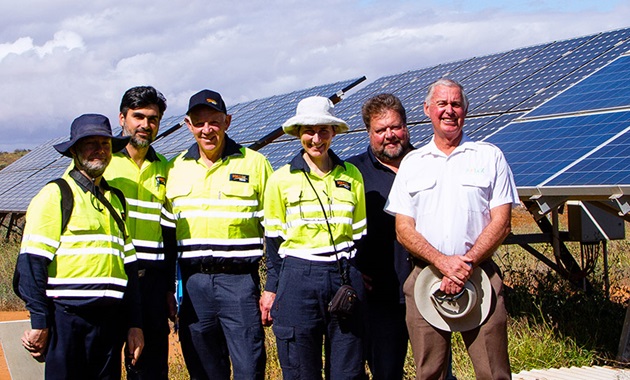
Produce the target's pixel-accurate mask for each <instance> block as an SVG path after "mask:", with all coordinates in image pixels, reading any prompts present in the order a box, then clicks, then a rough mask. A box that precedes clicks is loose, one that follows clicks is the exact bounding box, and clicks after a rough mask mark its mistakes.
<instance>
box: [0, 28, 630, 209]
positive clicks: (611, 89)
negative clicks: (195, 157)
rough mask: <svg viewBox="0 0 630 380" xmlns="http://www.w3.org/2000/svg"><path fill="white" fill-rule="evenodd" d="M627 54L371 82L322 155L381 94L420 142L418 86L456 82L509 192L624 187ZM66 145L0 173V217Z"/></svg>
mask: <svg viewBox="0 0 630 380" xmlns="http://www.w3.org/2000/svg"><path fill="white" fill-rule="evenodd" d="M629 50H630V28H625V29H619V30H615V31H610V32H605V33H598V34H595V35H591V36H585V37H579V38H574V39H569V40H565V41H556V42H552V43H544V44H539V45H535V46H529V47H524V48H521V49H514V50H511V51H508V52H500V53H496V54H491V55H486V56H482V57H473V58H470V59H463V60H460V61H455V62H450V63H444V64H440V65H434V66H431V67H425V68H420V69H418V70H413V71H408V72H405V73H401V74H395V75H388V76H385V77H382V78H377V79H376V80H374V81H372V82H371V83H366V85H365V86H364V87H363V88H361V89H358V90H356V91H354V92H352V93H350V94H349V95H348V96H346V97H345V98H344V99H343V101H341V102H340V103H338V104H336V106H335V112H336V114H337V116H339V117H341V118H342V119H344V120H345V121H346V122H348V124H349V129H350V132H349V133H345V134H340V135H337V136H336V137H335V139H334V141H333V144H332V149H333V150H334V151H335V152H336V153H337V154H339V156H340V157H342V158H348V157H350V156H353V155H355V154H359V153H362V152H364V151H365V149H366V147H367V146H368V138H367V133H366V131H365V126H364V125H363V120H362V117H361V107H362V105H363V103H364V102H365V101H366V100H367V99H368V98H370V97H372V96H374V95H377V94H379V93H383V92H389V93H393V94H395V95H397V96H398V97H399V98H400V99H401V100H402V102H403V104H404V106H405V108H406V110H407V116H408V125H409V130H410V138H411V143H412V144H413V145H414V146H421V145H423V144H425V143H427V142H428V141H430V139H431V137H432V134H433V130H432V126H431V123H430V122H429V120H428V119H427V118H426V116H425V115H424V111H423V102H424V96H425V93H426V89H427V86H428V85H429V84H430V83H431V82H433V81H434V80H436V79H438V78H440V77H450V78H453V79H456V80H459V81H461V83H462V84H463V85H464V87H465V88H466V90H467V93H468V96H469V100H470V106H469V112H468V115H467V119H466V125H465V127H464V130H465V132H466V133H467V134H468V135H469V136H470V137H471V138H472V139H474V140H483V141H489V142H492V143H494V144H496V145H497V146H499V147H500V148H501V149H502V150H503V151H504V153H505V155H506V157H507V159H508V162H509V163H510V165H511V167H512V170H513V172H514V175H515V179H516V184H517V186H519V187H531V186H540V187H548V186H591V185H597V184H613V183H617V184H619V183H625V184H628V183H627V182H628V180H629V178H628V177H629V175H628V171H630V170H628V168H630V165H629V164H630V162H629V161H628V160H629V158H628V157H629V156H630V153H629V152H628V150H629V149H630V148H628V146H629V145H630V144H628V143H629V142H630V141H629V139H630V137H629V136H628V133H629V132H628V131H627V130H626V128H629V127H630V110H629V108H630V81H629V80H628V79H627V78H630V56H623V54H625V53H626V52H627V51H629ZM355 81H356V80H354V79H353V80H347V81H340V82H336V83H331V84H327V85H322V86H317V87H312V88H308V89H304V90H299V91H293V92H290V93H286V94H281V95H274V96H271V97H268V98H262V99H255V100H252V101H248V102H241V103H238V104H235V105H233V106H230V107H228V112H230V113H231V114H232V115H233V120H232V125H231V126H230V129H229V131H228V135H229V136H230V137H231V138H233V139H234V140H236V141H237V142H240V143H242V144H244V145H250V144H251V143H253V142H256V141H258V140H260V139H262V138H264V137H266V136H267V135H268V134H269V133H271V132H272V131H274V130H275V129H277V128H278V127H279V126H280V125H281V124H282V123H283V122H284V121H285V120H286V119H288V118H289V117H291V116H293V114H294V113H295V108H296V105H297V103H298V102H299V100H301V99H303V98H305V97H307V96H310V95H323V96H330V95H333V94H335V93H336V92H337V91H339V90H341V89H342V88H343V87H345V86H347V85H349V84H351V83H354V82H355ZM545 102H546V103H545ZM595 111H597V112H595ZM182 121H183V115H175V116H170V117H168V118H165V119H164V120H162V128H161V130H162V132H163V133H164V132H166V131H171V132H172V133H170V134H168V135H166V136H164V137H163V138H161V139H159V140H158V141H156V142H155V143H154V147H155V149H156V150H157V151H158V152H161V153H162V154H164V155H165V156H166V157H167V158H172V157H174V156H175V155H177V154H179V153H180V152H182V151H183V150H185V149H188V148H189V147H190V146H191V145H192V144H194V138H193V136H192V134H191V133H190V131H188V129H187V128H186V127H177V126H178V125H179V124H180V123H181V122H182ZM66 139H67V137H62V138H61V137H60V138H57V139H55V140H51V141H50V142H48V143H47V144H44V145H42V146H40V147H38V148H36V149H35V150H33V152H31V153H29V154H27V155H26V156H24V157H23V158H21V159H20V160H18V161H16V162H15V163H13V164H12V165H9V166H8V167H7V168H5V169H4V170H3V171H2V172H0V209H6V208H7V207H8V206H11V207H16V210H25V209H26V206H27V205H28V202H29V201H30V197H32V195H33V194H35V192H36V191H38V190H39V188H40V187H41V186H43V184H45V183H46V182H47V181H48V180H49V179H52V178H54V177H55V176H58V175H59V174H60V173H62V172H63V170H65V168H67V166H68V164H69V160H68V159H67V158H62V157H61V156H60V155H59V154H58V153H57V152H56V151H55V150H54V149H53V148H52V145H53V144H55V143H58V142H61V141H65V140H66ZM300 148H301V146H300V143H299V141H298V140H297V139H296V138H295V137H292V136H287V135H282V136H280V137H278V138H276V140H275V141H273V142H271V143H269V144H268V145H266V146H264V147H263V148H262V149H261V150H260V151H261V153H263V154H265V155H266V156H267V157H268V158H269V161H270V162H271V163H272V166H273V167H274V168H278V167H279V166H281V165H284V164H286V163H288V162H289V160H290V159H291V158H292V157H293V156H294V155H295V154H296V153H297V152H298V151H299V150H300ZM628 185H630V184H628Z"/></svg>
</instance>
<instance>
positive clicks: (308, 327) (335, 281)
mask: <svg viewBox="0 0 630 380" xmlns="http://www.w3.org/2000/svg"><path fill="white" fill-rule="evenodd" d="M349 273H350V279H351V283H352V285H353V287H354V288H355V289H356V290H357V292H358V294H359V298H360V299H362V298H363V284H362V279H361V274H360V273H359V271H358V270H357V269H356V268H354V267H353V266H349ZM340 286H341V276H340V274H339V271H338V268H337V263H336V262H333V263H321V262H314V261H308V260H302V259H298V258H293V257H287V258H285V259H284V260H283V264H282V269H281V272H280V276H279V281H278V291H277V293H276V299H275V302H274V305H273V307H272V310H271V315H272V317H273V327H272V328H273V332H274V334H275V336H276V344H277V346H278V358H279V360H280V366H281V367H282V375H283V378H284V379H285V380H291V379H300V380H310V379H321V378H322V374H323V373H325V374H326V378H327V379H332V380H337V379H362V378H363V377H364V376H365V371H364V367H363V360H362V359H363V358H362V340H361V336H362V330H363V327H362V323H361V315H360V314H361V313H360V312H359V313H355V315H354V316H353V317H350V318H347V319H338V318H337V317H335V316H332V315H331V314H330V313H329V312H328V302H330V300H331V299H332V297H333V296H334V294H335V292H336V291H337V290H338V289H339V287H340ZM322 344H323V345H324V351H325V363H326V366H325V368H324V372H322V369H323V368H322V367H323V366H322Z"/></svg>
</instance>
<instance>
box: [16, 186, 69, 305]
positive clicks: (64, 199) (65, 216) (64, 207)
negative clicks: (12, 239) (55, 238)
mask: <svg viewBox="0 0 630 380" xmlns="http://www.w3.org/2000/svg"><path fill="white" fill-rule="evenodd" d="M48 183H55V184H57V186H59V190H60V191H61V203H60V206H61V231H60V233H63V231H65V230H66V227H67V226H68V221H70V216H71V215H72V209H73V208H74V196H73V195H72V189H71V188H70V185H68V181H66V180H65V179H63V178H57V179H53V180H52V181H50V182H48ZM20 261H21V260H20V258H19V257H18V261H17V263H16V265H15V270H14V271H13V292H15V294H16V295H17V296H18V297H20V298H22V294H20V288H19V285H20V272H19V270H18V265H20Z"/></svg>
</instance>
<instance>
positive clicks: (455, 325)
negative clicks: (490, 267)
mask: <svg viewBox="0 0 630 380" xmlns="http://www.w3.org/2000/svg"><path fill="white" fill-rule="evenodd" d="M442 277H443V275H442V273H441V272H440V271H439V270H438V269H437V268H436V267H434V266H433V265H429V266H427V267H425V268H424V269H423V270H422V271H421V272H420V274H419V275H418V278H417V279H416V283H415V285H414V298H415V301H416V307H417V308H418V311H420V314H422V316H423V317H424V319H425V320H426V321H427V322H429V323H430V324H431V325H433V327H435V328H438V329H440V330H444V331H468V330H472V329H474V328H475V327H477V326H479V325H481V324H482V323H483V322H484V321H485V320H486V318H487V317H488V315H489V314H490V308H491V306H492V302H493V297H494V292H493V291H492V285H491V284H490V278H489V277H488V275H487V274H486V272H484V271H483V269H481V268H479V267H477V268H475V269H474V270H473V273H472V275H471V277H470V279H469V280H468V281H467V282H466V283H465V284H464V287H463V289H462V291H461V292H460V293H458V294H452V295H449V294H445V293H443V292H442V291H440V284H441V282H442Z"/></svg>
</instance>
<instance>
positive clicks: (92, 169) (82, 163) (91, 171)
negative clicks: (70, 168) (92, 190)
mask: <svg viewBox="0 0 630 380" xmlns="http://www.w3.org/2000/svg"><path fill="white" fill-rule="evenodd" d="M110 160H111V158H110V157H108V158H106V159H104V160H101V159H94V160H88V159H87V158H85V157H82V156H80V155H79V156H77V157H76V158H75V165H76V166H77V168H79V169H80V170H83V171H84V172H85V174H87V175H88V176H89V177H90V178H98V177H100V176H102V175H103V173H104V172H105V169H106V168H107V165H109V161H110Z"/></svg>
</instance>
